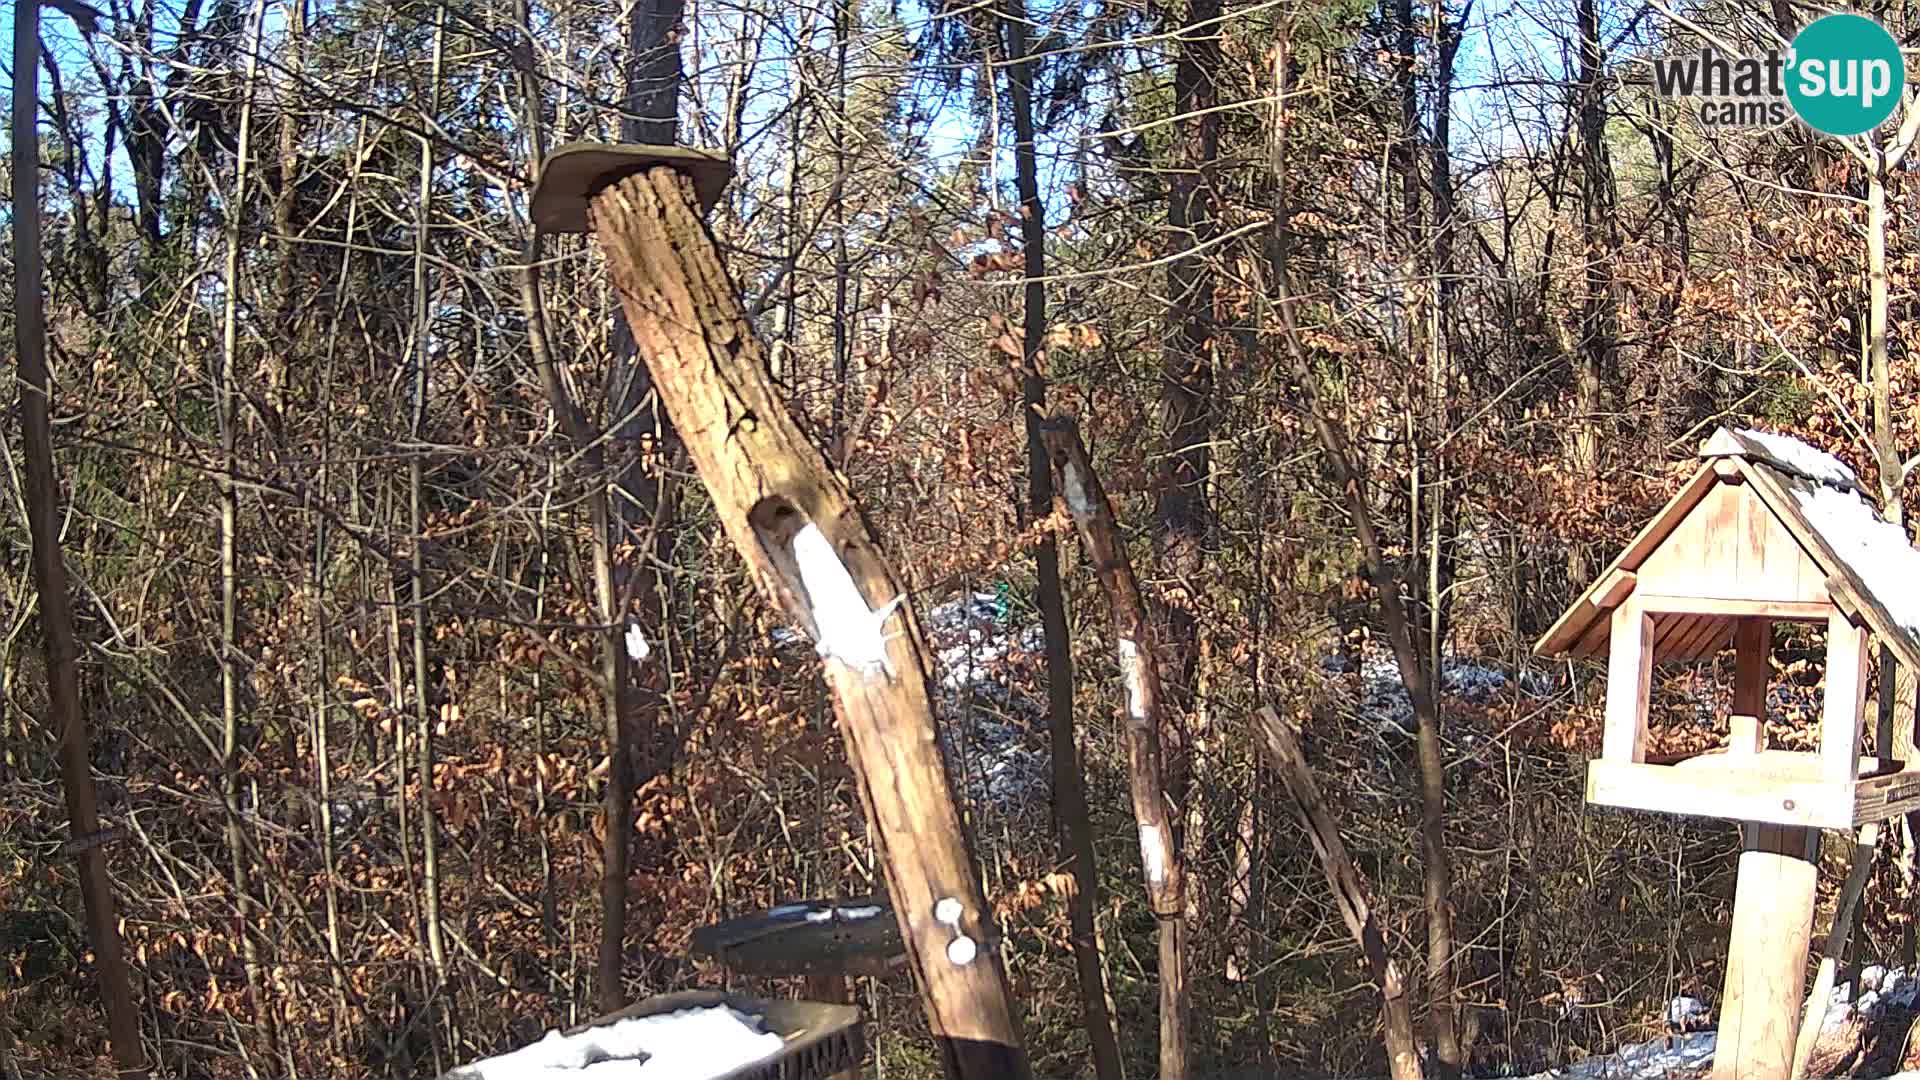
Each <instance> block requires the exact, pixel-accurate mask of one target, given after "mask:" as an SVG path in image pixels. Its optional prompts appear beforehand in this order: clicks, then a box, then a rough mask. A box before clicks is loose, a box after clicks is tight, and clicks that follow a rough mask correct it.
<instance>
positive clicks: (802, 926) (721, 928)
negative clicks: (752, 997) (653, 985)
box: [689, 896, 907, 979]
mask: <svg viewBox="0 0 1920 1080" xmlns="http://www.w3.org/2000/svg"><path fill="white" fill-rule="evenodd" d="M689 951H690V952H691V953H692V954H693V955H695V956H706V957H710V958H712V959H713V960H715V961H717V962H718V963H720V964H721V965H722V966H724V967H726V968H727V969H728V970H730V971H737V972H740V973H742V974H747V975H769V976H805V977H807V978H810V979H818V978H834V977H842V978H844V977H847V976H862V975H871V976H876V977H880V976H886V975H891V974H894V973H895V972H898V971H899V970H901V969H902V968H903V967H905V966H906V959H907V949H906V945H905V943H904V942H903V941H902V940H901V937H900V924H899V922H898V920H896V919H895V918H894V914H893V905H891V904H889V903H888V902H887V899H886V897H884V896H878V897H863V898H860V899H855V900H804V901H797V902H795V903H790V904H781V905H779V906H778V907H775V908H771V909H769V910H766V911H760V912H755V913H753V914H751V915H741V916H738V917H736V918H732V919H728V920H726V921H725V922H719V923H715V924H713V925H712V926H703V927H701V928H700V929H698V930H695V931H694V932H693V947H692V948H691V949H690V950H689Z"/></svg>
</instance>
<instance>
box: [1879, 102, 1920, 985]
mask: <svg viewBox="0 0 1920 1080" xmlns="http://www.w3.org/2000/svg"><path fill="white" fill-rule="evenodd" d="M1915 107H1916V106H1912V105H1909V106H1908V108H1910V109H1911V108H1915ZM1903 127H1904V125H1903ZM1871 152H1872V153H1873V155H1874V160H1873V164H1872V166H1871V167H1870V168H1869V169H1868V170H1867V355H1868V366H1869V371H1870V373H1871V374H1872V376H1873V387H1872V396H1873V456H1874V464H1875V466H1876V471H1878V472H1879V474H1880V509H1881V513H1883V514H1884V515H1885V516H1886V519H1887V520H1888V521H1891V522H1893V523H1894V524H1895V525H1899V526H1901V527H1902V528H1905V527H1906V516H1907V515H1906V505H1905V503H1904V501H1903V500H1902V499H1901V492H1902V489H1903V488H1904V486H1905V481H1906V469H1905V467H1904V465H1903V463H1902V462H1901V460H1900V451H1899V448H1898V445H1897V443H1896V442H1895V439H1896V434H1895V425H1894V420H1893V375H1892V369H1891V365H1890V364H1889V362H1888V359H1887V306H1888V299H1887V174H1888V172H1889V170H1890V169H1891V168H1892V167H1893V166H1894V165H1895V164H1896V163H1897V162H1898V161H1899V159H1900V158H1901V157H1903V156H1904V148H1901V149H1896V150H1895V151H1893V152H1892V153H1888V152H1887V151H1886V150H1884V149H1881V148H1878V147H1876V148H1875V149H1874V150H1873V151H1871ZM1915 690H1916V675H1915V672H1913V671H1911V670H1909V669H1907V668H1906V667H1905V666H1904V665H1902V664H1901V663H1900V662H1899V661H1898V660H1897V659H1895V657H1894V655H1893V650H1892V649H1890V648H1888V647H1887V646H1886V645H1884V644H1883V645H1881V646H1880V686H1879V689H1878V711H1877V715H1876V721H1877V722H1876V724H1875V732H1876V735H1877V745H1878V746H1879V748H1880V750H1879V752H1880V753H1882V754H1886V755H1888V756H1890V757H1894V758H1899V759H1902V760H1907V759H1909V758H1910V757H1911V755H1912V753H1913V746H1914V718H1915V717H1914V713H1915V708H1916V698H1920V694H1916V692H1915ZM1916 819H1920V814H1908V815H1905V816H1904V817H1902V818H1900V819H1898V820H1896V821H1895V822H1894V823H1893V827H1892V831H1893V834H1894V837H1895V841H1894V842H1895V845H1896V847H1897V848H1898V853H1897V855H1896V861H1897V864H1898V868H1899V883H1900V888H1901V890H1902V892H1903V893H1905V894H1906V896H1907V897H1908V898H1911V896H1912V893H1913V889H1914V884H1915V875H1916V870H1917V869H1920V868H1917V866H1916V864H1917V863H1920V850H1917V849H1920V838H1917V837H1916V836H1915V832H1916ZM1902 948H1903V951H1904V953H1905V956H1904V959H1905V960H1906V961H1907V963H1908V965H1909V967H1911V964H1912V961H1913V955H1914V935H1913V932H1912V930H1911V928H1908V929H1907V931H1906V933H1905V934H1904V936H1903V938H1902Z"/></svg>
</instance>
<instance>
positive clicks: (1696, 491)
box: [1534, 429, 1920, 1080]
mask: <svg viewBox="0 0 1920 1080" xmlns="http://www.w3.org/2000/svg"><path fill="white" fill-rule="evenodd" d="M1700 456H1701V458H1702V459H1704V460H1703V462H1702V464H1701V466H1700V468H1699V469H1698V470H1697V471H1696V472H1695V473H1694V474H1693V476H1692V477H1691V478H1690V479H1689V480H1688V481H1687V482H1686V483H1685V484H1684V485H1683V486H1682V487H1681V489H1680V491H1679V493H1678V494H1677V495H1675V496H1674V497H1673V499H1672V501H1670V502H1669V503H1668V504H1667V505H1666V507H1665V508H1664V509H1662V510H1661V511H1660V513H1659V514H1658V515H1656V516H1655V517H1654V519H1653V520H1652V521H1651V522H1649V523H1648V524H1647V525H1646V527H1645V528H1643V529H1642V530H1641V531H1640V534H1639V535H1638V536H1636V537H1635V538H1634V540H1633V543H1631V544H1630V545H1628V547H1627V550H1626V551H1624V552H1622V553H1621V555H1620V557H1619V558H1617V559H1615V560H1614V561H1613V563H1612V565H1610V566H1609V567H1608V568H1607V569H1606V571H1605V572H1604V573H1603V574H1601V575H1600V578H1599V579H1598V580H1596V581H1595V582H1594V583H1593V584H1592V585H1591V586H1590V587H1589V588H1588V589H1587V591H1586V593H1585V594H1584V595H1582V596H1581V597H1580V599H1579V600H1577V601H1575V602H1574V605H1573V606H1572V607H1571V608H1569V609H1567V611H1566V612H1565V613H1564V614H1562V615H1561V616H1560V619H1559V621H1557V622H1556V623H1555V624H1554V625H1553V627H1552V628H1551V629H1550V630H1548V631H1547V633H1546V635H1545V636H1543V637H1542V638H1541V639H1540V641H1539V642H1538V643H1537V644H1536V645H1535V646H1534V651H1535V652H1536V653H1538V654H1540V655H1542V656H1578V657H1601V656H1604V657H1605V658H1606V660H1607V697H1606V714H1605V727H1604V731H1603V736H1602V746H1601V754H1600V757H1599V758H1598V759H1597V760H1595V761H1592V762H1590V763H1589V764H1588V769H1587V801H1588V802H1591V803H1596V804H1599V805H1603V806H1618V807H1628V808H1631V809H1637V810H1656V811H1665V812H1668V813H1677V814H1692V815H1698V816H1702V817H1717V818H1728V819H1731V820H1734V821H1737V822H1739V823H1740V825H1741V854H1740V870H1739V878H1738V883H1737V885H1736V887H1735V894H1734V907H1733V928H1732V941H1731V945H1730V947H1729V949H1728V954H1727V976H1726V988H1725V992H1724V995H1723V998H1722V1001H1721V1009H1720V1036H1719V1040H1718V1043H1717V1050H1716V1053H1715V1056H1714V1068H1713V1076H1714V1080H1787V1077H1788V1076H1789V1075H1790V1073H1791V1070H1792V1064H1793V1051H1794V1039H1795V1035H1796V1034H1797V1032H1798V1030H1799V1026H1800V1011H1801V995H1802V991H1803V990H1804V981H1805V974H1806V962H1807V948H1808V943H1809V938H1810V935H1811V933H1812V928H1813V907H1814V885H1815V880H1816V876H1817V869H1818V866H1817V863H1816V861H1815V856H1816V854H1817V852H1818V850H1819V841H1820V830H1822V829H1838V830H1844V831H1846V832H1848V833H1849V834H1851V833H1853V832H1854V831H1855V830H1856V829H1857V828H1858V827H1859V826H1861V825H1864V824H1867V823H1870V822H1875V821H1883V820H1885V819H1887V818H1891V817H1894V816H1896V815H1899V814H1904V813H1906V812H1908V811H1909V810H1913V809H1916V808H1920V767H1916V764H1915V763H1913V762H1910V761H1901V760H1890V759H1881V758H1877V757H1862V756H1860V732H1861V717H1862V714H1863V713H1864V712H1865V704H1866V675H1867V635H1868V634H1869V633H1871V634H1872V635H1874V636H1875V637H1878V638H1879V639H1880V640H1881V641H1882V642H1884V643H1885V644H1886V645H1887V646H1888V647H1889V648H1891V649H1892V650H1893V651H1894V653H1895V655H1897V656H1898V657H1899V658H1900V660H1901V662H1903V663H1907V664H1914V663H1916V662H1920V605H1916V604H1915V603H1913V602H1912V601H1911V600H1909V599H1908V597H1910V596H1912V595H1913V589H1914V583H1915V582H1916V581H1920V552H1916V551H1915V550H1914V549H1913V547H1912V545H1911V544H1910V542H1909V541H1908V538H1907V535H1906V533H1905V531H1904V530H1902V529H1900V528H1899V527H1898V526H1894V525H1891V524H1889V523H1887V522H1886V521H1884V520H1883V519H1882V518H1881V517H1880V516H1879V514H1878V513H1877V512H1876V511H1875V510H1874V508H1873V505H1872V503H1871V502H1870V501H1869V500H1868V499H1867V498H1866V497H1865V495H1864V494H1863V492H1862V490H1861V488H1860V486H1859V481H1858V479H1857V478H1856V477H1855V476H1854V475H1853V472H1852V470H1850V469H1848V468H1847V467H1846V466H1845V465H1842V464H1841V463H1840V462H1839V461H1837V460H1835V459H1834V458H1832V457H1830V456H1828V455H1826V454H1823V453H1821V452H1819V451H1817V450H1814V449H1812V448H1811V447H1808V446H1806V445H1804V444H1802V443H1799V442H1796V441H1794V440H1791V439H1785V438H1782V437H1780V436H1774V435H1767V434H1763V433H1759V432H1751V431H1740V432H1735V431H1728V430H1726V429H1722V430H1720V431H1718V432H1716V433H1715V434H1714V436H1713V437H1712V438H1711V439H1709V440H1707V442H1706V443H1705V445H1704V446H1703V447H1702V448H1701V451H1700ZM1776 622H1791V623H1803V624H1809V625H1814V626H1821V627H1823V628H1824V629H1825V630H1826V638H1827V648H1826V653H1827V656H1826V687H1825V691H1824V692H1825V701H1824V707H1823V709H1822V711H1821V717H1820V722H1819V736H1820V737H1819V749H1818V751H1817V752H1815V753H1800V752H1794V751H1789V750H1784V749H1779V750H1776V749H1771V748H1769V747H1768V745H1767V727H1766V711H1767V676H1768V672H1769V663H1768V661H1769V655H1770V652H1771V647H1772V643H1773V624H1774V623H1776ZM1728 645H1732V647H1733V649H1734V686H1733V700H1732V709H1731V712H1730V714H1729V716H1728V718H1727V722H1728V730H1729V745H1728V747H1727V749H1726V750H1725V751H1724V752H1720V753H1706V754H1698V755H1694V756H1691V757H1682V758H1674V757H1671V756H1662V755H1659V754H1656V753H1653V752H1652V751H1651V750H1650V748H1649V745H1648V724H1647V719H1648V710H1649V690H1650V686H1651V679H1652V673H1653V668H1654V666H1655V665H1656V664H1660V663H1667V662H1684V661H1702V660H1711V659H1712V658H1713V657H1715V656H1718V655H1719V654H1720V653H1721V652H1722V650H1724V649H1725V648H1726V647H1727V646H1728Z"/></svg>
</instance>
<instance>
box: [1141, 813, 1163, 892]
mask: <svg viewBox="0 0 1920 1080" xmlns="http://www.w3.org/2000/svg"><path fill="white" fill-rule="evenodd" d="M1140 861H1141V863H1143V864H1144V865H1145V866H1146V869H1147V881H1149V882H1151V883H1152V884H1155V885H1158V884H1160V883H1161V882H1163V881H1165V880H1167V845H1166V843H1165V842H1164V841H1163V840H1162V839H1161V837H1160V830H1159V829H1157V828H1155V827H1154V826H1152V825H1142V826H1140Z"/></svg>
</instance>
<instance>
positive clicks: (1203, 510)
mask: <svg viewBox="0 0 1920 1080" xmlns="http://www.w3.org/2000/svg"><path fill="white" fill-rule="evenodd" d="M1187 16H1188V25H1187V26H1186V27H1185V28H1184V29H1182V31H1181V32H1180V40H1179V55H1178V60H1177V62H1176V64H1175V68H1174V115H1175V120H1174V123H1173V130H1174V133H1175V134H1174V140H1175V164H1174V172H1173V176H1172V178H1171V180H1170V182H1169V184H1168V203H1167V228H1168V230H1169V232H1170V233H1171V234H1172V243H1173V244H1174V246H1175V248H1176V249H1177V250H1182V251H1188V252H1190V251H1191V249H1193V248H1195V247H1198V246H1200V245H1203V244H1205V243H1207V242H1208V241H1209V240H1210V239H1212V237H1213V235H1214V232H1215V226H1214V222H1213V195H1212V191H1211V184H1212V169H1213V163H1214V160H1215V158H1217V157H1218V155H1219V149H1220V131H1219V128H1220V125H1219V115H1218V114H1217V113H1209V112H1205V110H1208V109H1211V108H1212V107H1213V106H1215V105H1216V104H1218V98H1219V93H1218V91H1217V89H1216V88H1215V86H1214V82H1213V80H1214V74H1215V72H1217V71H1218V70H1220V67H1221V64H1222V63H1223V61H1222V59H1221V56H1220V46H1219V35H1220V34H1221V33H1222V29H1221V24H1220V23H1219V22H1217V21H1214V20H1217V19H1218V18H1219V16H1220V0H1191V4H1190V7H1189V9H1188V12H1187ZM1195 113H1201V114H1203V115H1192V114H1195ZM1210 259H1211V255H1210V254H1191V253H1189V254H1182V255H1179V256H1178V257H1177V258H1175V259H1173V260H1172V261H1171V262H1170V263H1168V266H1167V297H1168V311H1167V331H1166V332H1167V337H1166V340H1165V345H1164V348H1163V350H1162V372H1161V383H1160V412H1161V422H1162V425H1163V427H1164V429H1165V431H1166V439H1167V456H1166V462H1165V465H1164V466H1163V467H1162V468H1163V475H1162V476H1161V478H1160V493H1159V497H1158V499H1157V505H1156V506H1155V508H1154V516H1155V524H1154V530H1155V531H1154V544H1155V548H1156V553H1157V554H1158V556H1159V560H1160V569H1161V572H1162V573H1164V574H1166V575H1167V576H1168V577H1169V578H1170V579H1171V580H1172V585H1171V586H1170V587H1169V588H1168V590H1167V609H1166V623H1167V633H1166V636H1165V645H1166V648H1167V650H1168V653H1167V657H1166V661H1167V662H1168V663H1169V664H1170V665H1171V666H1170V667H1169V668H1168V670H1167V675H1168V677H1169V679H1170V686H1169V689H1170V690H1171V691H1172V695H1173V696H1172V704H1173V705H1174V707H1175V711H1176V712H1180V713H1184V712H1186V711H1188V710H1190V709H1191V708H1192V707H1193V705H1194V702H1193V695H1192V689H1193V677H1194V662H1195V658H1196V656H1197V653H1198V650H1197V641H1196V634H1197V623H1196V618H1195V613H1194V608H1195V602H1196V600H1197V598H1198V597H1197V594H1198V592H1199V589H1200V581H1201V579H1202V571H1203V570H1204V568H1205V562H1206V549H1207V545H1208V543H1209V541H1210V535H1209V530H1210V528H1211V524H1210V521H1211V514H1210V510H1209V508H1208V506H1207V489H1208V483H1209V479H1210V475H1211V471H1212V463H1213V455H1212V451H1211V442H1212V438H1213V400H1212V399H1213V360H1214V357H1213V353H1214V342H1213V336H1214V335H1213V325H1214V312H1213V307H1214V297H1213V291H1214V290H1213V270H1212V265H1211V262H1210ZM1168 719H1169V720H1172V719H1174V717H1171V716H1170V717H1169V718H1168ZM1168 734H1169V735H1170V736H1175V738H1174V740H1173V741H1170V742H1169V744H1168V747H1167V749H1168V752H1169V754H1170V755H1171V760H1169V762H1168V766H1169V768H1168V787H1169V789H1170V790H1171V793H1172V795H1173V798H1174V801H1175V802H1177V803H1178V802H1184V799H1185V794H1186V792H1185V786H1186V782H1185V776H1186V770H1187V768H1188V763H1187V762H1186V761H1185V759H1184V758H1185V739H1184V738H1179V737H1177V731H1170V732H1168Z"/></svg>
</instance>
